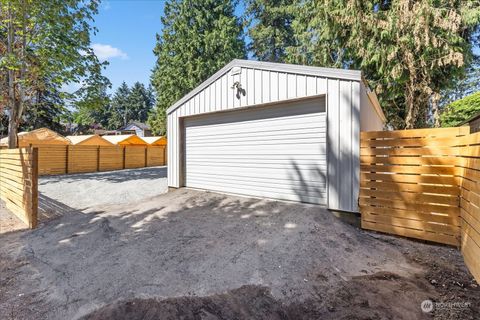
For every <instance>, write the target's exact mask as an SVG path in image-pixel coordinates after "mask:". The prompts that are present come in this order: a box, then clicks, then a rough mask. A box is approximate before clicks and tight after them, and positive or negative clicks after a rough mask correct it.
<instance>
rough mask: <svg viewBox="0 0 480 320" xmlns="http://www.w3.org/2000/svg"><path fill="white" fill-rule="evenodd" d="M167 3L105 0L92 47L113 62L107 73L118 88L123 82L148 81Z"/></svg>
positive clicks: (97, 20) (97, 21)
mask: <svg viewBox="0 0 480 320" xmlns="http://www.w3.org/2000/svg"><path fill="white" fill-rule="evenodd" d="M164 4H165V2H164V1H159V0H149V1H122V0H109V1H107V0H105V1H103V2H102V3H101V5H100V9H99V13H98V15H97V16H96V17H95V23H94V25H95V26H96V27H97V29H98V32H97V34H96V35H92V39H91V40H92V47H93V48H94V50H95V52H96V54H97V56H98V57H99V59H101V60H107V61H108V62H109V63H110V65H109V66H107V69H106V70H105V71H104V74H105V75H106V76H107V77H108V78H109V79H110V81H111V82H112V88H113V90H115V89H116V88H117V87H118V86H119V85H120V84H121V83H122V81H125V82H126V83H127V84H128V85H132V84H133V83H134V82H136V81H140V82H143V83H144V84H148V83H149V82H150V74H151V70H152V68H153V66H154V64H155V56H154V54H153V52H152V50H153V47H154V46H155V34H156V33H157V32H158V33H159V32H160V31H161V29H162V24H161V22H160V17H161V16H162V15H163V7H164Z"/></svg>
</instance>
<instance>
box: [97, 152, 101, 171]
mask: <svg viewBox="0 0 480 320" xmlns="http://www.w3.org/2000/svg"><path fill="white" fill-rule="evenodd" d="M99 171H100V146H97V172H99Z"/></svg>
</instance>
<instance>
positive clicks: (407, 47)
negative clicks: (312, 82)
mask: <svg viewBox="0 0 480 320" xmlns="http://www.w3.org/2000/svg"><path fill="white" fill-rule="evenodd" d="M297 6H298V7H297V9H296V10H297V11H296V12H297V14H296V16H297V19H296V20H295V21H294V23H293V26H294V30H295V31H296V32H295V34H296V45H295V46H293V47H290V48H289V49H288V57H287V60H288V61H291V62H296V63H301V64H309V65H320V66H334V67H344V68H355V69H361V70H363V71H364V72H365V76H366V78H367V79H369V80H371V82H370V83H371V85H372V86H373V88H374V90H375V91H376V93H377V94H378V96H379V98H380V103H381V104H382V107H383V108H384V111H385V112H386V114H387V118H388V119H389V122H390V124H391V125H393V126H394V127H395V128H414V127H423V126H427V125H428V123H427V121H428V119H429V116H430V115H433V117H434V118H435V121H434V122H435V123H436V124H437V125H438V124H439V121H438V118H439V113H438V102H439V100H440V93H441V92H442V90H444V89H445V88H448V87H451V86H452V84H453V83H454V82H455V81H456V80H457V79H458V78H459V77H461V76H462V75H463V74H464V71H465V68H466V67H468V65H469V64H470V62H471V58H472V37H473V35H474V34H475V33H474V32H475V30H476V29H478V25H479V21H480V5H479V1H478V0H474V1H452V0H419V1H411V0H399V1H383V0H382V1H380V0H366V1H346V0H345V1H337V0H324V1H316V0H305V1H298V2H297Z"/></svg>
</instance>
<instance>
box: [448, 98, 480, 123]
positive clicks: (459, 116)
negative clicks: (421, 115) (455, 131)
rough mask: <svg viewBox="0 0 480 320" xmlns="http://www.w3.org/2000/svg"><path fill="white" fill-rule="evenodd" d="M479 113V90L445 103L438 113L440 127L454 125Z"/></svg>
mask: <svg viewBox="0 0 480 320" xmlns="http://www.w3.org/2000/svg"><path fill="white" fill-rule="evenodd" d="M478 113H480V91H478V92H475V93H473V94H471V95H469V96H467V97H465V98H463V99H460V100H457V101H454V102H452V103H450V104H449V105H447V106H446V107H445V109H444V111H443V112H442V114H441V115H440V119H441V123H442V127H455V126H458V125H459V124H461V123H462V122H464V121H466V120H468V119H470V118H471V117H473V116H475V115H476V114H478Z"/></svg>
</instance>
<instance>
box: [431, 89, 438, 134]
mask: <svg viewBox="0 0 480 320" xmlns="http://www.w3.org/2000/svg"><path fill="white" fill-rule="evenodd" d="M430 101H431V104H432V114H433V126H434V127H435V128H440V110H439V109H438V101H440V94H438V93H434V94H433V95H432V97H431V100H430Z"/></svg>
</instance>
